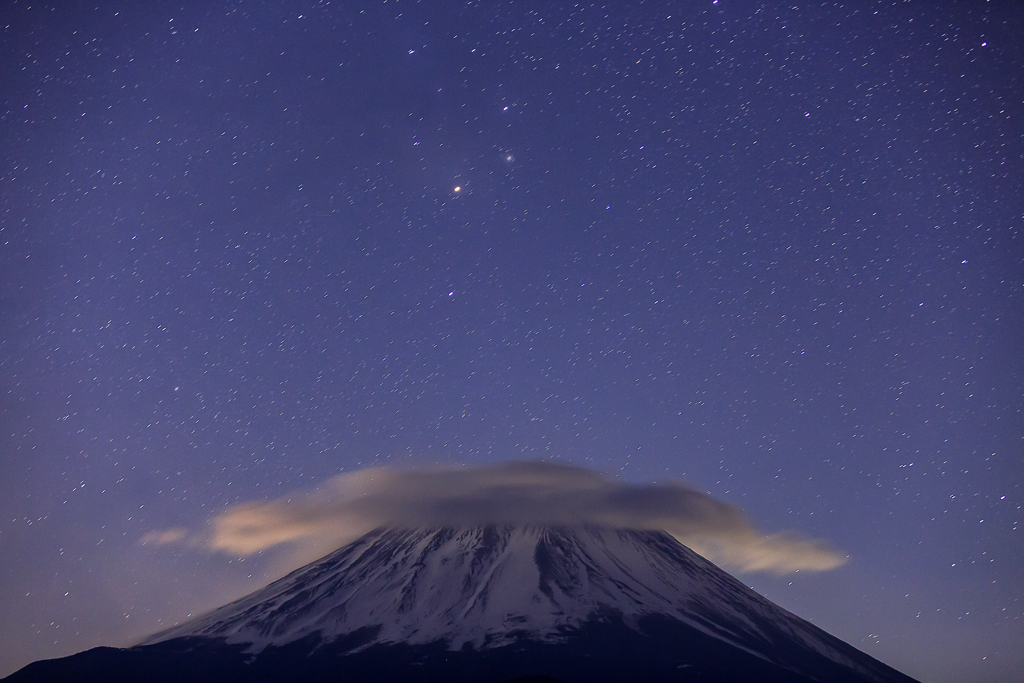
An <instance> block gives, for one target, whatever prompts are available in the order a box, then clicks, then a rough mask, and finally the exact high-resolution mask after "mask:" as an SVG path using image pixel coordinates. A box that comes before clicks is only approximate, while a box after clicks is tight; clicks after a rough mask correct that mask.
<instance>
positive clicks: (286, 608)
mask: <svg viewBox="0 0 1024 683" xmlns="http://www.w3.org/2000/svg"><path fill="white" fill-rule="evenodd" d="M123 652H125V653H130V654H125V655H124V656H125V657H128V656H142V655H141V653H146V656H148V657H150V658H151V659H150V660H147V661H157V660H159V661H164V662H165V663H164V664H162V665H160V666H157V665H155V664H154V665H153V666H154V667H155V668H154V670H158V669H160V667H161V666H162V667H164V668H166V667H167V666H170V665H169V664H166V661H165V660H168V658H170V660H173V661H175V662H177V661H187V662H192V664H190V666H192V667H193V668H195V665H196V662H197V661H198V659H197V658H207V659H208V658H210V657H214V659H213V660H212V661H213V664H206V665H204V666H210V667H212V669H211V671H219V672H220V674H223V675H225V676H226V675H228V674H227V673H226V672H227V669H225V668H224V667H225V666H228V664H225V662H227V663H229V664H230V667H234V668H231V671H234V672H235V673H234V674H232V675H235V674H237V676H238V677H239V678H238V680H250V679H251V678H252V676H255V675H256V674H255V673H252V672H255V671H259V672H260V673H259V677H260V680H287V679H288V676H293V675H294V671H292V670H291V669H290V668H289V667H294V666H299V665H300V664H301V666H302V667H305V668H304V669H303V670H304V671H306V672H307V673H306V674H304V677H306V678H309V679H310V680H319V678H318V676H320V675H323V676H324V677H330V676H333V675H337V672H338V671H341V670H344V671H346V672H347V673H346V676H347V679H346V680H352V681H363V680H381V679H384V678H391V679H394V678H398V679H402V680H417V681H435V680H436V681H441V680H467V681H468V680H479V681H502V680H509V679H512V678H515V677H517V676H519V677H528V676H553V677H555V678H556V679H558V680H562V681H579V682H580V683H582V682H583V681H596V680H604V681H621V680H630V679H644V680H664V681H670V680H671V681H688V680H701V681H709V680H710V681H714V680H718V681H727V680H745V679H758V680H773V681H780V682H781V681H810V680H829V681H851V682H854V681H858V682H866V681H909V680H910V679H908V678H906V677H904V676H902V675H901V674H899V673H898V672H896V671H893V670H892V669H890V668H889V667H886V666H885V665H884V664H881V663H880V662H877V661H875V660H874V659H872V658H870V657H868V656H867V655H865V654H863V653H861V652H859V651H857V650H856V649H854V648H852V647H850V646H849V645H847V644H846V643H843V642H842V641H840V640H838V639H837V638H834V637H833V636H830V635H829V634H827V633H825V632H824V631H822V630H821V629H819V628H817V627H815V626H813V625H812V624H810V623H808V622H806V621H804V620H803V619H800V618H799V617H796V616H794V615H792V614H790V613H789V612H787V611H785V610H783V609H781V608H780V607H778V606H776V605H774V604H772V603H771V602H769V601H768V600H766V599H765V598H763V597H761V596H760V595H758V594H757V593H755V592H754V591H753V590H751V589H749V588H748V587H746V586H744V585H743V584H742V583H740V582H739V581H738V580H736V579H735V578H733V577H732V576H730V575H729V574H727V573H725V572H724V571H722V570H721V569H719V568H718V567H716V566H715V565H713V564H712V563H710V562H708V561H707V560H705V559H704V558H702V557H701V556H700V555H698V554H696V553H694V552H693V551H691V550H690V549H689V548H686V547H685V546H683V545H682V544H680V543H679V542H678V541H677V540H676V539H675V538H673V537H672V536H670V535H668V534H667V533H664V532H660V531H636V530H629V529H612V528H603V527H593V526H580V527H564V526H529V525H506V526H500V525H485V526H475V527H438V528H421V529H415V528H381V529H377V530H375V531H373V532H371V533H369V534H366V535H365V536H363V537H362V538H360V539H359V540H357V541H355V542H354V543H351V544H349V545H347V546H345V547H343V548H340V549H338V550H337V551H335V552H333V553H331V554H329V555H327V556H326V557H324V558H323V559H321V560H319V561H317V562H314V563H312V564H309V565H307V566H305V567H303V568H301V569H298V570H296V571H294V572H292V573H291V574H288V575H287V576H285V577H283V578H282V579H280V580H278V581H275V582H273V583H271V584H270V585H268V586H266V587H265V588H263V589H261V590H258V591H256V592H254V593H252V594H250V595H248V596H246V597H244V598H242V599H240V600H237V601H235V602H233V603H230V604H228V605H225V606H224V607H221V608H219V609H217V610H214V611H213V612H210V613H209V614H207V615H205V616H202V617H200V618H198V619H195V620H192V621H190V622H187V623H185V624H181V625H179V626H175V627H173V628H171V629H168V630H167V631H164V632H162V633H159V634H157V635H155V636H153V637H151V638H150V639H148V640H147V641H146V642H144V643H143V644H142V645H140V646H138V647H136V648H132V649H130V650H127V651H123ZM211 653H212V654H211ZM84 654H88V653H84ZM153 658H155V659H153ZM161 658H162V659H161ZM111 661H113V660H111ZM203 661H206V659H204V660H203ZM243 665H244V666H243ZM239 667H241V668H239ZM282 667H283V668H282ZM172 668H173V667H172ZM285 670H288V671H291V673H289V674H288V675H287V676H286V675H285V674H284V673H283V672H284V671H285ZM384 671H389V672H390V673H389V674H388V675H387V676H385V675H384V674H383V673H382V672H384ZM246 672H249V673H246ZM274 672H277V673H274ZM211 675H212V674H211ZM26 680H28V679H26ZM211 680H212V679H211Z"/></svg>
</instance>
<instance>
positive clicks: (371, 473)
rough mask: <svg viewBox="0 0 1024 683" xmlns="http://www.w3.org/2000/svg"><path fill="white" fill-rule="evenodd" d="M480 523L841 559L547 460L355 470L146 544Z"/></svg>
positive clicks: (702, 498)
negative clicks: (600, 531) (201, 528)
mask: <svg viewBox="0 0 1024 683" xmlns="http://www.w3.org/2000/svg"><path fill="white" fill-rule="evenodd" d="M486 524H545V525H563V526H566V525H600V526H607V527H619V528H630V529H661V530H665V531H667V532H669V533H670V534H672V535H673V536H675V537H676V538H677V539H679V540H680V541H681V542H682V543H683V544H684V545H687V546H689V547H690V548H692V549H693V550H695V551H697V552H699V553H701V554H702V555H704V556H706V557H708V558H709V559H711V560H712V561H714V562H717V563H719V564H723V565H727V566H730V567H732V568H734V569H737V570H739V571H770V572H775V573H784V572H790V571H796V570H812V571H822V570H826V569H832V568H834V567H837V566H839V565H841V564H843V562H845V560H846V558H845V556H844V555H842V554H840V553H838V552H836V551H835V550H832V549H830V548H828V547H827V546H826V545H825V544H823V543H822V542H820V541H816V540H809V539H803V538H800V537H798V536H796V535H794V534H791V533H775V534H762V533H760V532H758V531H757V530H756V529H755V528H754V527H753V525H752V524H751V523H750V522H749V521H748V520H747V519H746V517H745V515H744V514H743V513H742V511H741V510H740V509H739V508H737V507H735V506H733V505H730V504H728V503H724V502H722V501H719V500H715V499H714V498H712V497H711V496H709V495H707V494H704V493H701V492H699V491H697V490H695V489H693V488H691V487H690V486H688V485H686V484H684V483H682V482H677V481H670V482H666V483H659V484H646V485H643V484H630V483H623V482H617V481H613V480H611V479H608V478H607V477H604V476H602V475H601V474H598V473H597V472H594V471H592V470H588V469H584V468H582V467H572V466H568V465H555V464H552V463H547V462H513V463H504V464H497V465H486V466H479V467H464V468H460V469H438V470H412V471H408V470H397V469H389V468H372V469H366V470H360V471H358V472H354V473H351V474H342V475H339V476H337V477H334V478H332V479H329V480H328V481H327V482H325V483H324V484H323V485H321V486H320V487H319V488H318V489H317V490H315V491H312V492H308V493H303V494H296V495H290V496H286V497H282V498H278V499H275V500H269V501H260V502H250V503H241V504H238V505H234V506H232V507H229V508H227V510H225V511H224V512H222V513H220V514H219V515H218V516H216V517H215V518H214V519H213V520H212V532H211V533H209V534H207V535H205V536H196V535H188V534H184V533H181V531H180V530H172V531H171V532H152V533H150V534H147V535H146V538H145V539H144V540H145V541H146V542H152V543H177V542H190V543H193V544H199V545H203V546H205V547H208V548H209V549H211V550H215V551H223V552H226V553H231V554H236V555H248V554H252V553H256V552H259V551H263V550H266V549H268V548H272V547H274V546H277V545H280V544H285V543H289V544H293V545H296V546H297V547H303V546H305V548H306V552H305V553H303V554H306V555H309V554H310V551H309V549H310V548H319V549H321V551H323V552H326V550H330V549H333V548H334V547H338V546H340V545H342V544H345V543H348V542H350V541H353V540H355V539H356V538H358V537H359V536H361V535H363V534H364V533H366V532H368V531H370V530H372V529H375V528H377V527H380V526H417V527H418V526H440V525H449V526H479V525H486ZM325 549H326V550H325ZM321 554H322V553H321ZM310 559H312V557H310Z"/></svg>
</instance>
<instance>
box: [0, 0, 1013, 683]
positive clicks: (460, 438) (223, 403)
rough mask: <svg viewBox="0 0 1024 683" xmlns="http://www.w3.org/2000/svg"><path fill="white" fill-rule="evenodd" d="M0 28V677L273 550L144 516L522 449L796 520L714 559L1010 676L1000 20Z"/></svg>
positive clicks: (91, 17)
mask: <svg viewBox="0 0 1024 683" xmlns="http://www.w3.org/2000/svg"><path fill="white" fill-rule="evenodd" d="M97 4H98V5H101V6H100V7H99V8H96V7H94V5H97ZM0 25H2V34H0V35H2V45H0V48H2V53H0V60H2V61H0V114H2V116H0V157H2V159H3V166H2V168H0V179H2V185H0V188H2V189H0V192H2V197H0V675H4V674H7V673H10V672H12V671H13V670H15V669H16V668H19V667H20V666H23V665H24V664H26V663H28V662H29V661H32V660H35V659H39V658H43V657H53V656H58V655H65V654H70V653H73V652H76V651H79V650H82V649H85V648H87V647H92V646H96V645H119V646H123V645H127V644H130V643H132V642H133V641H134V640H136V639H138V638H139V637H141V636H143V635H146V634H149V633H151V632H153V631H156V630H158V629H160V628H162V627H166V626H169V625H171V624H173V623H175V622H176V621H179V620H182V619H184V618H186V617H187V616H188V615H189V614H195V613H198V612H202V611H204V610H206V609H209V608H212V607H215V606H218V605H220V604H222V603H223V602H225V601H227V600H228V599H229V598H233V597H237V596H239V595H241V594H242V593H244V592H247V591H249V590H253V589H255V588H257V587H260V586H261V585H263V584H264V583H266V582H267V581H268V580H269V579H270V578H274V577H275V576H276V575H278V574H279V573H280V572H281V571H284V569H286V568H287V567H285V566H284V564H283V562H284V561H283V560H282V557H283V556H282V555H281V554H280V553H277V552H276V551H267V552H264V553H258V554H254V555H251V556H237V555H230V554H227V553H224V552H212V551H210V550H209V549H208V548H204V547H199V546H197V545H195V544H192V545H189V544H187V543H179V544H165V545H160V544H153V543H144V542H143V540H144V539H145V538H147V534H150V535H151V534H153V533H154V532H159V531H161V530H166V529H172V528H188V529H202V528H204V525H209V523H210V520H211V519H213V518H214V517H215V516H216V515H218V514H220V513H222V512H224V511H225V509H229V506H232V505H234V504H237V503H243V502H249V501H263V500H269V499H276V498H278V497H281V496H287V495H291V494H292V493H293V492H296V491H299V492H301V491H308V490H311V489H314V488H316V487H317V486H318V485H319V484H321V483H322V482H325V481H328V480H330V478H331V477H335V476H336V475H339V474H345V473H351V472H355V471H357V470H359V469H361V468H365V467H370V466H389V467H395V468H407V467H427V466H435V465H442V466H449V467H450V466H457V465H460V464H467V465H480V464H488V463H499V462H506V461H513V460H549V461H552V462H556V463H563V464H567V465H573V466H579V467H586V468H589V469H592V470H595V471H597V472H601V473H605V474H606V475H607V476H608V477H610V478H612V479H618V480H622V481H625V482H636V483H650V482H658V481H667V480H683V481H686V482H689V483H690V484H691V485H693V486H694V487H696V488H698V489H700V490H701V491H705V492H707V493H710V494H711V495H712V496H713V497H715V498H717V499H719V500H722V501H725V502H728V503H730V504H732V505H735V506H739V507H740V508H742V509H743V510H745V511H746V513H747V514H748V515H749V518H750V519H751V520H752V521H753V523H754V524H755V525H756V526H757V528H758V529H761V530H763V531H764V532H765V533H772V532H776V531H782V530H791V531H795V532H798V533H800V534H802V535H804V536H806V537H808V538H815V539H823V540H824V541H827V543H829V544H830V545H831V546H832V547H835V548H837V549H839V550H841V551H842V552H843V553H844V554H845V555H848V561H847V562H846V563H845V564H844V565H842V566H841V567H839V568H837V569H832V570H830V571H824V572H818V573H809V572H799V573H791V574H787V575H784V576H776V575H773V574H770V573H758V572H749V573H741V574H740V577H741V578H742V580H744V581H745V582H747V583H748V584H749V585H751V586H753V587H754V588H755V589H756V590H758V591H760V592H762V593H763V594H765V595H766V596H767V597H768V598H770V599H771V600H773V601H775V602H777V603H778V604H780V605H782V606H783V607H785V608H787V609H789V610H791V611H793V612H795V613H797V614H799V615H800V616H803V617H804V618H807V619H810V620H812V621H813V622H814V623H815V624H817V625H819V626H821V627H823V628H825V629H826V630H828V631H830V632H831V633H833V634H835V635H837V636H839V637H841V638H843V639H844V640H846V641H848V642H850V643H851V644H852V645H854V646H856V647H858V648H860V649H862V650H864V651H865V652H867V653H868V654H870V655H872V656H875V657H877V658H879V659H881V660H882V661H884V662H886V663H888V664H890V665H892V666H895V667H897V668H899V669H900V670H902V671H904V672H905V673H907V674H909V675H911V676H914V677H917V678H920V679H921V680H922V681H925V683H940V682H948V683H953V682H957V683H971V682H975V681H977V682H980V681H998V682H1000V683H1003V682H1005V683H1009V682H1010V681H1016V680H1021V679H1024V654H1022V652H1021V643H1022V642H1024V528H1022V527H1024V511H1022V506H1024V398H1022V397H1024V353H1022V352H1021V348H1022V347H1024V190H1022V184H1024V183H1022V179H1024V140H1022V131H1024V122H1022V114H1024V79H1022V74H1024V39H1022V36H1024V7H1022V5H1021V4H1020V3H1019V2H1016V1H1011V0H1006V1H1005V2H1004V1H1000V0H996V1H993V2H982V1H980V0H979V1H964V2H952V1H949V0H947V1H945V2H924V1H923V0H915V1H901V2H892V1H885V2H882V1H874V2H872V1H869V0H863V1H861V0H858V1H852V0H851V1H850V2H846V3H824V4H818V3H802V2H801V3H793V2H789V3H781V2H780V3H765V2H745V1H741V0H719V1H717V2H715V1H713V0H700V1H696V0H694V1H686V2H682V1H678V2H621V3H612V4H608V5H600V4H589V3H580V4H578V5H574V4H572V3H563V2H548V1H544V2H540V1H537V2H527V1H522V2H499V1H497V0H496V1H494V2H469V3H465V2H463V3H459V2H450V1H448V0H430V2H421V3H416V2H412V1H408V2H407V1H400V2H395V1H394V0H391V1H388V2H369V1H367V2H361V1H355V0H353V1H352V2H348V1H344V2H332V3H326V2H323V3H315V2H311V1H305V0H299V1H296V2H270V3H257V2H249V1H243V2H223V1H218V2H212V1H211V2H190V3H184V6H182V5H181V4H171V3H162V2H146V3H129V2H116V1H115V2H102V3H93V4H88V3H72V2H66V3H57V4H56V5H53V4H50V5H47V4H45V3H43V4H32V3H28V2H13V1H8V2H5V3H4V4H3V6H2V7H0ZM326 550H328V549H325V552H326Z"/></svg>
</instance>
